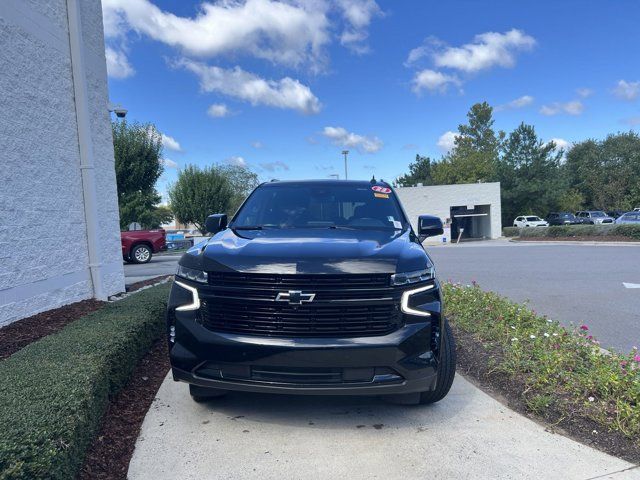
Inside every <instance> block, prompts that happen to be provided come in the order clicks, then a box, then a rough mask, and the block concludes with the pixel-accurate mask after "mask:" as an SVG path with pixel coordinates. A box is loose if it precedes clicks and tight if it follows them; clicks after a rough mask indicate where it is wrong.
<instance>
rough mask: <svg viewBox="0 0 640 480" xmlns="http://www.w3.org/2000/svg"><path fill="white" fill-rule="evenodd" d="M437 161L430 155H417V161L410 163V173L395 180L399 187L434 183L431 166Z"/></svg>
mask: <svg viewBox="0 0 640 480" xmlns="http://www.w3.org/2000/svg"><path fill="white" fill-rule="evenodd" d="M434 163H435V162H434V161H433V160H431V158H429V157H423V156H422V155H416V161H415V162H414V163H411V164H409V173H407V174H405V175H402V176H401V177H398V178H397V179H396V180H395V181H394V185H395V186H397V187H410V186H413V185H416V184H418V183H422V184H423V185H433V177H432V176H431V168H432V167H433V164H434Z"/></svg>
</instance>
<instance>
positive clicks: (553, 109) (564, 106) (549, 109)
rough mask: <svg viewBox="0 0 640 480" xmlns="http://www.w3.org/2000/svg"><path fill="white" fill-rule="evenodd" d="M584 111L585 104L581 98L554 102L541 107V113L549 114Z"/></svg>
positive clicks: (579, 112)
mask: <svg viewBox="0 0 640 480" xmlns="http://www.w3.org/2000/svg"><path fill="white" fill-rule="evenodd" d="M583 111H584V105H583V104H582V102H581V101H579V100H574V101H572V102H566V103H562V102H554V103H550V104H548V105H543V106H542V108H540V113H541V114H542V115H547V116H552V115H559V114H561V113H566V114H568V115H580V114H581V113H582V112H583Z"/></svg>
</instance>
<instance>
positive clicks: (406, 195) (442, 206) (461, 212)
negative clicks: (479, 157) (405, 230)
mask: <svg viewBox="0 0 640 480" xmlns="http://www.w3.org/2000/svg"><path fill="white" fill-rule="evenodd" d="M395 190H396V193H397V194H398V197H399V198H400V201H401V202H402V205H403V207H404V209H405V211H406V212H407V215H408V216H409V220H410V221H411V224H412V225H413V228H414V229H417V223H418V216H419V215H425V214H426V215H435V216H437V217H440V219H441V220H442V222H443V223H444V224H445V234H444V235H441V236H438V237H433V238H430V239H427V242H430V243H442V242H444V241H447V242H450V241H454V242H455V241H456V240H457V239H458V237H460V238H461V239H463V240H467V239H481V238H499V237H500V236H501V235H502V220H501V215H502V206H501V203H500V183H499V182H495V183H466V184H459V185H434V186H428V187H425V186H416V187H399V188H396V189H395Z"/></svg>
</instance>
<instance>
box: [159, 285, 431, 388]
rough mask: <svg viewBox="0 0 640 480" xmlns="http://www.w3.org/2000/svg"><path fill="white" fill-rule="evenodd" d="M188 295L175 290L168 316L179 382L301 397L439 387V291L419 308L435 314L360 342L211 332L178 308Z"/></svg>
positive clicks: (174, 369)
mask: <svg viewBox="0 0 640 480" xmlns="http://www.w3.org/2000/svg"><path fill="white" fill-rule="evenodd" d="M185 295H186V294H185V292H184V290H183V289H182V288H180V287H178V286H176V285H174V287H173V290H172V294H171V297H170V301H169V310H168V316H167V317H168V331H169V332H174V334H173V337H172V338H171V339H170V361H171V367H172V373H173V378H174V380H176V381H182V382H187V383H190V384H193V385H198V386H202V387H212V388H218V389H223V390H237V391H247V392H266V393H287V394H301V395H384V394H404V393H414V392H423V391H428V390H432V389H433V388H435V382H436V379H437V372H438V360H439V350H440V349H439V343H440V336H439V332H440V331H441V321H442V319H441V315H440V309H441V302H440V296H439V295H440V294H439V289H438V288H435V289H433V290H432V291H430V292H429V298H428V299H427V300H429V301H428V302H427V303H425V304H423V305H420V306H423V307H424V308H428V310H429V311H430V313H431V316H429V317H413V318H407V319H406V322H404V324H403V325H402V326H400V328H398V329H397V330H395V331H393V332H391V333H389V334H387V335H380V336H367V337H356V338H274V337H263V336H257V335H242V334H232V333H221V332H215V331H211V330H209V329H207V328H205V327H204V326H203V325H202V324H201V323H199V322H198V320H197V315H198V313H197V311H176V310H175V306H176V305H180V304H184V303H185V302H186V301H187V300H188V299H187V297H185ZM434 299H437V300H436V301H434ZM412 306H413V305H412ZM407 317H412V316H407Z"/></svg>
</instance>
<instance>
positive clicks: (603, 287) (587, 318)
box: [427, 241, 640, 352]
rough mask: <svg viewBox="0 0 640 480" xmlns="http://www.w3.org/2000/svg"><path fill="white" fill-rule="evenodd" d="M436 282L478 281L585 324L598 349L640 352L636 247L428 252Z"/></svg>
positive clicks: (516, 246)
mask: <svg viewBox="0 0 640 480" xmlns="http://www.w3.org/2000/svg"><path fill="white" fill-rule="evenodd" d="M427 251H428V252H429V255H431V257H432V258H433V260H434V262H435V264H436V269H437V272H438V275H439V277H440V279H442V280H453V281H456V282H461V283H465V284H467V283H471V282H472V281H474V280H475V281H476V282H478V284H479V285H480V287H481V288H482V289H484V290H492V291H495V292H498V293H500V294H502V295H505V296H507V297H509V298H511V299H513V300H515V301H519V302H520V301H525V300H529V301H530V305H531V307H532V308H533V309H534V310H535V311H537V312H539V313H542V314H545V315H547V316H549V317H550V318H553V319H556V320H559V321H561V322H562V323H563V324H565V325H569V324H570V322H573V323H574V324H576V325H581V324H586V325H587V326H588V327H589V328H590V330H591V332H592V334H593V335H595V336H596V337H597V338H598V339H599V340H600V342H601V344H602V346H603V347H605V348H608V347H614V348H617V349H620V350H622V351H625V352H626V351H628V350H630V349H631V347H633V346H638V347H640V288H627V287H625V286H624V285H623V283H627V284H634V285H635V284H640V246H624V245H620V246H617V245H581V244H534V243H515V242H506V241H488V242H478V243H467V244H461V245H455V246H454V245H452V246H446V247H445V246H442V247H431V248H430V247H427Z"/></svg>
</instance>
